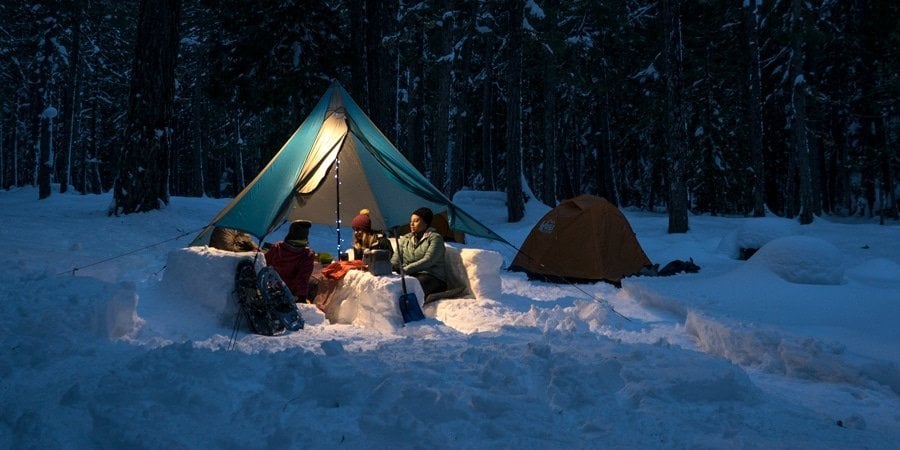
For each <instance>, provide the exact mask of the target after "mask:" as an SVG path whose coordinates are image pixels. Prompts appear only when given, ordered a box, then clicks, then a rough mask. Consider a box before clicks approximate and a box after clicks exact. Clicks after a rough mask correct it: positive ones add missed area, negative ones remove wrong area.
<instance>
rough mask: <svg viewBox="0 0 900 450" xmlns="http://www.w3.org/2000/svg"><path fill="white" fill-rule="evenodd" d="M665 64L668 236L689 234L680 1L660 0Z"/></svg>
mask: <svg viewBox="0 0 900 450" xmlns="http://www.w3.org/2000/svg"><path fill="white" fill-rule="evenodd" d="M663 4H664V7H663V20H665V27H664V28H665V39H666V41H665V44H664V47H665V61H666V159H668V161H667V162H668V167H669V176H668V182H669V189H668V193H669V199H668V200H669V201H668V205H669V207H668V210H669V230H668V231H669V233H686V232H687V231H688V204H687V202H688V197H687V180H686V179H685V178H686V176H687V162H688V161H687V129H686V126H687V124H686V123H685V117H684V106H683V104H682V102H683V100H682V93H683V89H684V88H683V86H682V63H683V60H682V57H683V50H684V49H683V43H682V42H681V0H664V1H663Z"/></svg>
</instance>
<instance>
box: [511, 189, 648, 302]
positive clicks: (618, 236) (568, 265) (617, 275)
mask: <svg viewBox="0 0 900 450" xmlns="http://www.w3.org/2000/svg"><path fill="white" fill-rule="evenodd" d="M648 265H650V260H649V259H648V258H647V255H646V254H645V253H644V250H643V249H642V248H641V245H640V244H639V243H638V240H637V238H636V237H635V235H634V231H633V230H632V229H631V225H630V224H629V223H628V220H627V219H626V218H625V216H624V215H623V214H622V212H621V211H619V209H618V208H616V206H615V205H613V204H612V203H610V202H609V201H607V200H606V199H605V198H602V197H595V196H592V195H581V196H578V197H575V198H572V199H569V200H565V201H563V202H562V203H560V204H559V206H557V207H556V208H553V209H552V210H550V212H548V213H547V214H545V215H544V217H542V218H541V220H539V221H538V223H537V224H536V225H535V226H534V228H533V229H532V230H531V233H529V234H528V237H527V238H525V242H524V243H523V244H522V248H521V249H520V250H519V253H518V254H517V255H516V258H515V259H514V260H513V262H512V264H511V265H510V267H509V270H514V271H523V272H526V273H528V277H529V278H530V279H538V280H544V281H550V282H566V281H568V282H594V281H601V280H602V281H607V282H610V283H612V284H614V285H616V286H619V285H620V280H621V279H622V277H626V276H628V275H633V274H635V273H638V272H640V270H641V269H642V268H643V267H644V266H648Z"/></svg>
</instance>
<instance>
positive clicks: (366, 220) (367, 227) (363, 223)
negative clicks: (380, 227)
mask: <svg viewBox="0 0 900 450" xmlns="http://www.w3.org/2000/svg"><path fill="white" fill-rule="evenodd" d="M350 226H351V227H352V228H353V229H354V230H364V231H372V219H371V218H370V217H369V210H368V209H364V210H362V211H360V212H359V215H358V216H356V217H354V218H353V222H350Z"/></svg>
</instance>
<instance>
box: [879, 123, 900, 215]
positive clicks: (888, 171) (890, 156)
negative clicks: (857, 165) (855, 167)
mask: <svg viewBox="0 0 900 450" xmlns="http://www.w3.org/2000/svg"><path fill="white" fill-rule="evenodd" d="M891 123H892V121H891V120H890V115H889V113H888V111H886V110H885V111H882V113H881V125H882V135H883V136H884V147H882V148H883V149H884V150H883V151H882V152H880V153H881V155H882V157H881V161H880V163H881V179H882V184H881V192H882V194H881V196H882V201H881V224H882V225H884V219H885V217H889V218H891V219H894V220H897V219H898V218H900V211H898V208H897V183H896V181H895V178H896V175H895V174H894V168H893V164H894V161H896V160H897V159H898V158H897V156H898V153H897V152H898V151H897V146H896V145H892V144H891V135H892V134H893V133H891Z"/></svg>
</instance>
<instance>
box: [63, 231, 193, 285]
mask: <svg viewBox="0 0 900 450" xmlns="http://www.w3.org/2000/svg"><path fill="white" fill-rule="evenodd" d="M203 228H204V227H201V228H194V229H193V230H188V231H185V232H182V233H181V234H179V235H178V236H175V237H172V238H169V239H166V240H164V241H159V242H156V243H153V244H150V245H145V246H143V247H140V248H136V249H134V250H130V251H127V252H125V253H121V254H118V255H116V256H110V257H109V258H106V259H102V260H100V261H95V262H92V263H90V264H85V265H83V266H80V267H73V268H71V269H68V270H64V271H62V272H59V273H57V275H65V274H67V273H71V274H72V275H73V276H74V275H75V272H78V271H79V270H81V269H87V268H88V267H93V266H97V265H100V264H103V263H105V262H109V261H113V260H116V259H119V258H122V257H125V256H128V255H133V254H135V253H137V252H139V251H142V250H148V249H151V248H153V247H157V246H160V245H162V244H165V243H167V242H172V241H177V240H179V239H181V238H183V237H185V236H188V235H192V234H195V233H197V232H199V231H202V230H203ZM163 268H165V267H163Z"/></svg>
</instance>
